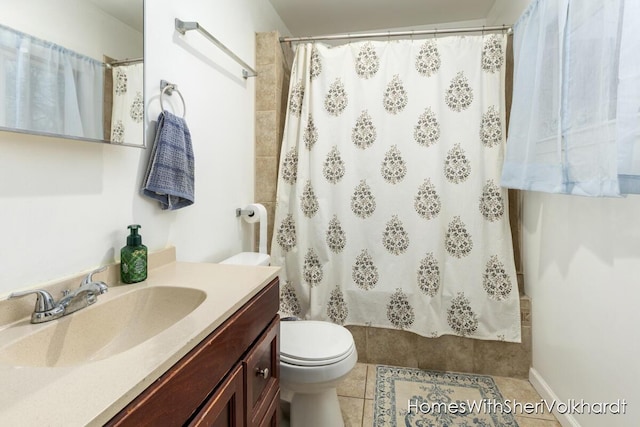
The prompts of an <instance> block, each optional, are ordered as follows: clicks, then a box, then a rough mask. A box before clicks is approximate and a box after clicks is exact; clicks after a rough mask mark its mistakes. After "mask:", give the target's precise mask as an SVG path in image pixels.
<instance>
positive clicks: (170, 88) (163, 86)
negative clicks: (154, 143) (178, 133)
mask: <svg viewBox="0 0 640 427" xmlns="http://www.w3.org/2000/svg"><path fill="white" fill-rule="evenodd" d="M174 91H175V92H176V93H177V94H178V96H179V97H180V100H181V101H182V118H183V119H184V117H185V116H186V115H187V104H186V103H185V102H184V97H183V96H182V94H181V93H180V91H179V90H178V86H177V85H175V84H173V83H169V82H168V81H166V80H160V109H161V110H162V111H164V105H162V97H163V96H164V94H165V93H166V94H167V95H173V92H174Z"/></svg>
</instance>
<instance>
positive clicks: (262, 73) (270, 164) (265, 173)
mask: <svg viewBox="0 0 640 427" xmlns="http://www.w3.org/2000/svg"><path fill="white" fill-rule="evenodd" d="M279 38H280V34H278V32H276V31H273V32H269V33H257V34H256V68H257V71H258V77H257V81H256V119H255V120H256V123H255V128H256V149H255V153H256V154H255V156H256V158H255V171H256V174H255V180H256V181H255V195H254V196H255V200H256V202H257V203H261V204H263V205H264V207H265V208H266V209H267V218H268V222H267V236H268V238H267V248H271V236H272V235H273V219H274V217H275V209H276V183H277V181H278V164H279V161H280V146H281V144H282V130H283V129H284V119H285V113H286V110H287V93H288V91H289V77H290V75H291V64H292V60H293V52H292V50H291V47H290V46H288V45H285V44H284V43H283V44H282V45H281V44H280V41H279ZM255 228H256V233H257V227H255ZM255 241H256V242H257V241H258V239H257V238H256V239H255ZM255 249H256V250H257V247H256V248H255ZM269 250H270V249H269Z"/></svg>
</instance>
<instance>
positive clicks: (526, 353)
mask: <svg viewBox="0 0 640 427" xmlns="http://www.w3.org/2000/svg"><path fill="white" fill-rule="evenodd" d="M292 59H293V51H292V49H291V47H290V46H289V45H288V44H285V43H282V44H281V43H280V42H279V34H278V33H277V32H269V33H258V34H256V67H257V71H258V77H257V82H256V150H255V152H256V154H255V155H256V158H255V166H256V178H255V179H256V182H255V199H256V201H257V202H258V203H262V204H263V205H264V206H265V207H266V208H267V213H268V218H269V224H268V233H267V234H268V247H269V248H270V247H271V236H272V235H273V218H274V213H275V200H276V183H277V179H278V164H279V156H280V146H281V143H282V130H283V129H284V120H285V114H286V109H287V93H288V89H289V78H290V70H291V64H292ZM511 61H512V57H511V58H510V57H508V58H507V62H508V65H509V66H510V65H511V64H509V62H511ZM508 68H509V67H508ZM509 73H510V70H509V69H507V74H509ZM510 86H511V81H510V79H507V99H508V101H510V99H509V98H510ZM508 105H509V102H508ZM508 105H507V106H508ZM510 196H511V197H510V203H511V206H510V214H511V215H510V218H511V221H512V223H513V224H512V232H513V234H514V247H515V248H518V247H519V233H520V230H519V226H518V224H519V218H518V217H519V210H520V207H519V203H518V198H517V194H515V193H513V194H510ZM519 255H520V254H519V251H517V250H516V264H517V265H518V273H521V270H520V265H521V264H520V256H519ZM519 276H521V275H520V274H519ZM519 282H520V280H519ZM520 285H522V284H521V283H520ZM521 291H522V288H521ZM520 312H521V320H522V343H520V344H516V343H506V342H498V341H484V340H476V339H471V338H463V337H457V336H442V337H439V338H425V337H421V336H419V335H417V334H414V333H411V332H406V331H400V330H395V329H384V328H374V327H365V326H348V328H349V330H350V331H351V332H352V333H353V336H354V339H355V342H356V347H357V349H358V359H359V361H360V362H363V363H373V364H389V365H397V366H406V367H418V368H422V369H434V370H446V371H459V372H471V373H477V374H485V375H498V376H509V377H521V378H526V377H527V376H528V373H529V367H530V366H531V302H530V300H529V298H528V297H526V296H522V297H521V298H520ZM391 343H393V344H391Z"/></svg>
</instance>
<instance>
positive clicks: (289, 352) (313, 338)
mask: <svg viewBox="0 0 640 427" xmlns="http://www.w3.org/2000/svg"><path fill="white" fill-rule="evenodd" d="M354 349H355V345H354V342H353V336H352V335H351V333H350V332H349V331H348V330H347V329H345V328H344V327H342V326H339V325H336V324H333V323H329V322H322V321H315V320H299V321H286V322H280V360H281V362H284V363H288V364H291V365H297V366H309V367H311V366H326V365H331V364H334V363H338V362H340V361H342V360H344V359H346V358H347V357H349V355H350V354H351V353H353V351H354Z"/></svg>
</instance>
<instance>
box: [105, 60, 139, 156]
mask: <svg viewBox="0 0 640 427" xmlns="http://www.w3.org/2000/svg"><path fill="white" fill-rule="evenodd" d="M143 69H144V64H131V65H122V66H119V67H116V68H114V70H113V112H112V116H111V142H115V143H123V142H126V143H128V144H135V145H143V142H144V141H143V140H142V138H143V129H142V126H143V122H144V98H143V95H142V94H143Z"/></svg>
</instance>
